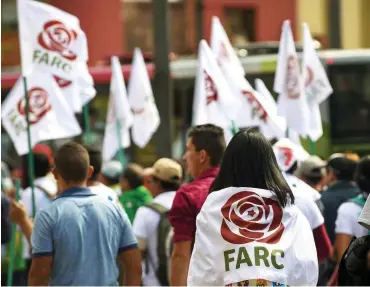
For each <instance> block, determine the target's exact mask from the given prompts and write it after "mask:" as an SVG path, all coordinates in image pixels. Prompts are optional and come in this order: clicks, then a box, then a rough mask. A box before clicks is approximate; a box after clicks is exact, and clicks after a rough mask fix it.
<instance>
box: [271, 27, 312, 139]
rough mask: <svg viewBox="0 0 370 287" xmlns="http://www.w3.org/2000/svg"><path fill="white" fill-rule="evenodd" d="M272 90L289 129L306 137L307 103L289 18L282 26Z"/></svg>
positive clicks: (279, 113)
mask: <svg viewBox="0 0 370 287" xmlns="http://www.w3.org/2000/svg"><path fill="white" fill-rule="evenodd" d="M274 91H275V92H276V93H278V94H279V98H278V115H279V116H283V117H285V118H286V120H287V125H288V128H289V129H292V130H294V131H296V132H298V133H299V134H300V135H301V136H303V137H306V135H307V131H308V123H309V111H308V104H307V100H306V96H305V95H304V85H303V80H302V78H301V73H300V68H299V63H298V57H297V52H296V50H295V45H294V39H293V34H292V30H291V28H290V21H289V20H285V21H284V23H283V27H282V33H281V37H280V46H279V54H278V63H277V68H276V73H275V81H274Z"/></svg>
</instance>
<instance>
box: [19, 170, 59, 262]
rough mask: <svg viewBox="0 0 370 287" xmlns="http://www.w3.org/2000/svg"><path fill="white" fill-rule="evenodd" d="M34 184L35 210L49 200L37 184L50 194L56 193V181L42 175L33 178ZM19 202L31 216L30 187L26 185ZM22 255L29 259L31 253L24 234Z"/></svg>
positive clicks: (47, 203)
mask: <svg viewBox="0 0 370 287" xmlns="http://www.w3.org/2000/svg"><path fill="white" fill-rule="evenodd" d="M34 185H35V205H36V211H40V210H42V209H44V208H45V207H47V206H48V205H49V204H50V202H51V200H50V199H49V197H48V196H47V195H46V194H45V192H43V191H42V190H40V189H39V188H37V186H40V187H42V188H44V189H45V190H47V191H48V192H49V193H51V194H54V195H55V194H56V193H57V185H56V181H55V180H54V179H53V178H52V177H50V176H44V177H40V178H38V179H35V181H34ZM21 202H22V203H23V204H24V206H25V208H26V210H27V214H28V216H29V217H32V190H31V187H27V188H26V189H25V190H23V192H22V193H21ZM23 242H24V244H23V257H24V258H25V259H30V258H31V254H30V246H29V244H28V241H27V239H26V237H25V236H23Z"/></svg>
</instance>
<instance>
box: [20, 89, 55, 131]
mask: <svg viewBox="0 0 370 287" xmlns="http://www.w3.org/2000/svg"><path fill="white" fill-rule="evenodd" d="M27 97H28V101H29V111H30V113H29V119H30V124H36V123H38V122H39V121H40V120H41V119H42V118H43V117H44V116H45V115H46V113H47V112H48V111H50V110H51V106H50V104H49V102H48V97H49V96H48V93H47V92H46V91H45V90H44V89H42V88H38V87H35V88H32V89H31V90H29V91H28V93H27ZM18 112H19V113H20V114H21V115H22V116H25V115H26V101H25V99H24V98H22V99H21V100H20V101H19V102H18Z"/></svg>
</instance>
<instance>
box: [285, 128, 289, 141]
mask: <svg viewBox="0 0 370 287" xmlns="http://www.w3.org/2000/svg"><path fill="white" fill-rule="evenodd" d="M285 137H286V138H287V139H288V138H289V128H287V129H286V131H285Z"/></svg>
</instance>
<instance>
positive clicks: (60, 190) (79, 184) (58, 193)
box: [57, 182, 87, 195]
mask: <svg viewBox="0 0 370 287" xmlns="http://www.w3.org/2000/svg"><path fill="white" fill-rule="evenodd" d="M86 186H87V185H86V182H81V183H66V184H63V185H62V186H60V187H59V188H58V189H59V190H58V192H57V195H60V194H61V193H62V192H64V191H65V190H67V189H70V188H76V187H77V188H78V187H82V188H83V187H86Z"/></svg>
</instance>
